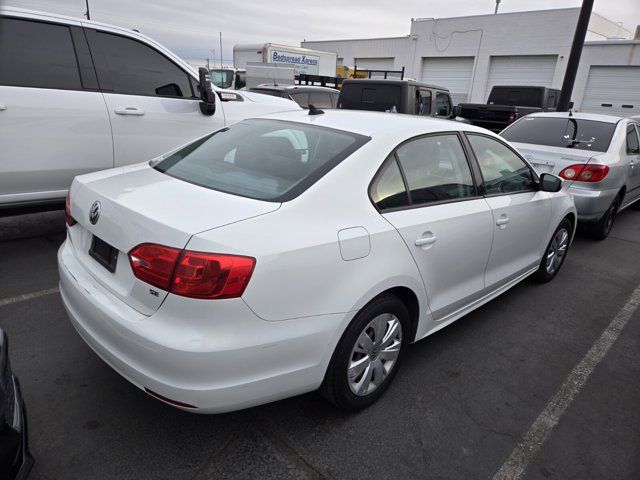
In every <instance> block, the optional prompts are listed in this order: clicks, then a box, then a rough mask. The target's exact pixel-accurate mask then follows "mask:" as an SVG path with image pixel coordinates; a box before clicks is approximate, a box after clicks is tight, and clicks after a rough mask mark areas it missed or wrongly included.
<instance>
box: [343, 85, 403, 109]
mask: <svg viewBox="0 0 640 480" xmlns="http://www.w3.org/2000/svg"><path fill="white" fill-rule="evenodd" d="M339 108H346V109H348V110H372V111H376V112H393V113H396V112H399V111H401V109H402V87H401V86H400V85H393V84H376V83H375V82H372V81H370V80H367V81H365V82H355V83H345V84H344V85H342V90H340V105H339Z"/></svg>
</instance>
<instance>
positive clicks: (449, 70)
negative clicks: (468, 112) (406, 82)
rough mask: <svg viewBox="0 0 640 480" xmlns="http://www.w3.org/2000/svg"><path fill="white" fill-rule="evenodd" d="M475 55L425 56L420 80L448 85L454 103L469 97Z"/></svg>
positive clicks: (464, 100) (443, 85) (461, 101)
mask: <svg viewBox="0 0 640 480" xmlns="http://www.w3.org/2000/svg"><path fill="white" fill-rule="evenodd" d="M472 75H473V57H440V58H426V57H425V58H423V59H422V74H421V76H420V81H422V82H425V83H433V84H435V85H439V86H442V87H446V88H448V89H449V91H450V92H451V99H452V101H453V104H454V105H457V104H458V103H464V102H466V101H467V100H468V98H469V90H470V89H471V77H472Z"/></svg>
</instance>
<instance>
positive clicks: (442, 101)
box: [436, 92, 451, 117]
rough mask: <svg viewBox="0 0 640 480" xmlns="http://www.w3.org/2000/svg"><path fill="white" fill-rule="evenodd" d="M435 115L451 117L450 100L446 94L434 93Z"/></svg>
mask: <svg viewBox="0 0 640 480" xmlns="http://www.w3.org/2000/svg"><path fill="white" fill-rule="evenodd" d="M436 115H437V116H439V117H448V116H449V115H451V100H449V95H447V94H446V93H440V92H437V93H436Z"/></svg>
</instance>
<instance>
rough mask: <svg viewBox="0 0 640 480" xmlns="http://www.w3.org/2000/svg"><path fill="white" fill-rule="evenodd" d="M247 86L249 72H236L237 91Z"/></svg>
mask: <svg viewBox="0 0 640 480" xmlns="http://www.w3.org/2000/svg"><path fill="white" fill-rule="evenodd" d="M246 86H247V72H236V90H240V89H242V88H244V87H246Z"/></svg>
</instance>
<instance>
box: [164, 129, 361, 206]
mask: <svg viewBox="0 0 640 480" xmlns="http://www.w3.org/2000/svg"><path fill="white" fill-rule="evenodd" d="M368 140H369V137H365V136H363V135H358V134H354V133H349V132H344V131H341V130H334V129H330V128H326V127H318V126H314V125H306V124H299V123H295V122H285V121H278V120H260V119H252V120H244V121H242V122H239V123H236V124H234V125H231V126H230V127H227V128H224V129H222V130H219V131H217V132H215V133H213V134H211V135H208V136H207V137H205V138H203V139H200V140H197V141H196V142H193V143H191V144H190V145H188V146H186V147H185V148H183V149H181V150H178V151H177V152H176V153H174V154H172V155H171V156H169V157H167V158H166V159H165V160H163V161H161V162H160V163H159V164H158V165H156V166H155V168H156V170H159V171H161V172H164V173H166V174H168V175H171V176H172V177H175V178H178V179H181V180H184V181H187V182H190V183H194V184H196V185H200V186H203V187H206V188H210V189H212V190H218V191H222V192H227V193H231V194H234V195H239V196H243V197H250V198H255V199H259V200H268V201H275V202H283V201H287V200H290V199H292V198H294V197H296V196H298V195H299V194H300V193H302V192H304V191H305V190H306V189H307V188H309V187H310V186H311V185H312V184H314V183H315V182H316V181H318V180H319V179H320V178H322V176H323V175H325V174H326V173H327V172H329V171H330V170H331V169H333V168H334V167H335V166H336V165H338V164H339V163H340V162H341V161H342V160H344V159H345V158H347V157H348V156H349V155H351V154H352V153H353V152H355V151H356V150H357V149H358V148H360V147H361V146H362V145H364V144H365V143H366V142H367V141H368Z"/></svg>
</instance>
